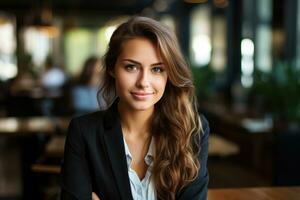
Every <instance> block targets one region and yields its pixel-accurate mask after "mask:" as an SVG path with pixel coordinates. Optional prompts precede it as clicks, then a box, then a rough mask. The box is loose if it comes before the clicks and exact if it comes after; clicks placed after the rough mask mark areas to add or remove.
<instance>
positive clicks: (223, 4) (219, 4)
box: [214, 0, 229, 8]
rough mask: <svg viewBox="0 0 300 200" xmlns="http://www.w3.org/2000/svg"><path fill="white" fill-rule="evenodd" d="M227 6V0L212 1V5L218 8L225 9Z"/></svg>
mask: <svg viewBox="0 0 300 200" xmlns="http://www.w3.org/2000/svg"><path fill="white" fill-rule="evenodd" d="M228 4H229V1H228V0H214V5H215V6H216V7H218V8H225V7H227V6H228Z"/></svg>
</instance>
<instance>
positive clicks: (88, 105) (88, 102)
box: [71, 56, 104, 115]
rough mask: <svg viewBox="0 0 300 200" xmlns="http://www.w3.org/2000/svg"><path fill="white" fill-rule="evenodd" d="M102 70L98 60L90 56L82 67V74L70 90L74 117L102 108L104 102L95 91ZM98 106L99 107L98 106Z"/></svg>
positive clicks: (100, 78) (101, 77)
mask: <svg viewBox="0 0 300 200" xmlns="http://www.w3.org/2000/svg"><path fill="white" fill-rule="evenodd" d="M103 72H104V71H103V68H102V65H101V61H100V59H99V58H97V57H95V56H92V57H90V58H88V59H87V60H86V61H85V62H84V65H83V69H82V72H81V74H80V76H79V78H78V80H77V83H75V86H74V87H73V89H72V95H71V96H72V103H73V108H74V111H75V114H76V115H81V114H85V113H89V112H93V111H96V110H98V109H99V106H100V108H101V107H103V106H104V100H103V99H102V98H101V97H99V99H98V100H99V102H97V91H98V89H99V86H100V84H101V82H102V80H103V75H104V73H103ZM98 103H99V104H100V105H99V104H98Z"/></svg>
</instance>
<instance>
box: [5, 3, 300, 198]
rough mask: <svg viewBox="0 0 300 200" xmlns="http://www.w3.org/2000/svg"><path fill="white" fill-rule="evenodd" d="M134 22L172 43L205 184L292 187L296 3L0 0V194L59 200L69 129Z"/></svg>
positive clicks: (297, 139)
mask: <svg viewBox="0 0 300 200" xmlns="http://www.w3.org/2000/svg"><path fill="white" fill-rule="evenodd" d="M132 15H143V16H148V17H151V18H154V19H157V20H159V21H161V22H162V23H163V24H165V25H166V26H168V27H169V28H170V29H173V30H174V31H175V32H176V34H177V36H178V39H179V42H180V46H181V49H182V52H183V53H184V56H185V57H186V59H187V60H188V62H189V63H190V66H191V69H192V71H193V74H194V79H195V80H194V81H195V85H196V90H197V94H198V99H199V104H200V111H201V112H202V113H203V114H205V115H206V117H207V118H208V120H209V122H210V126H211V137H210V149H209V161H208V167H209V172H210V184H209V188H232V187H257V186H285V185H300V173H299V172H298V170H299V169H300V156H299V153H300V38H299V37H298V36H299V35H300V0H285V1H281V0H109V1H104V0H64V1H62V0H61V1H59V0H29V1H28V0H1V1H0V177H1V178H0V199H58V195H59V171H60V163H61V158H62V155H63V148H64V140H65V135H66V130H67V126H68V123H69V121H70V119H71V118H72V117H74V116H77V115H81V114H84V113H87V112H92V111H95V110H97V109H99V107H98V104H97V99H96V94H97V88H98V86H99V84H101V80H102V77H103V75H102V74H103V73H102V72H103V71H102V68H101V66H102V65H101V57H102V56H103V55H104V53H105V51H106V48H107V44H108V41H109V38H110V36H111V34H112V32H113V31H114V29H115V28H116V26H117V25H119V24H120V23H122V22H124V21H126V20H127V19H128V18H129V17H130V16H132ZM99 102H100V107H102V106H105V105H104V103H103V101H102V100H101V99H99Z"/></svg>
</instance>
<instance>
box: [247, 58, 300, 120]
mask: <svg viewBox="0 0 300 200" xmlns="http://www.w3.org/2000/svg"><path fill="white" fill-rule="evenodd" d="M252 91H253V92H254V93H256V94H260V95H263V96H264V98H265V100H266V104H267V105H269V106H270V109H271V111H272V112H273V114H274V115H275V117H277V118H283V119H285V120H288V121H296V122H300V69H299V68H297V67H296V65H295V64H293V63H290V62H278V63H277V64H276V65H275V66H274V67H273V69H272V71H271V72H269V73H266V72H260V71H256V72H255V74H254V86H253V88H252Z"/></svg>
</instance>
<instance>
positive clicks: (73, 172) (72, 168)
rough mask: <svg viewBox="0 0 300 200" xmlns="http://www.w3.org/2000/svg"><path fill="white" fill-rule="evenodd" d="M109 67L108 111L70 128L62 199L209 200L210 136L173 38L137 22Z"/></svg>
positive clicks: (127, 27)
mask: <svg viewBox="0 0 300 200" xmlns="http://www.w3.org/2000/svg"><path fill="white" fill-rule="evenodd" d="M104 66H105V73H106V77H105V80H104V84H103V87H102V88H101V90H100V93H101V95H103V96H104V99H105V100H106V103H107V105H108V107H109V108H108V109H107V110H105V111H102V112H96V113H93V114H90V115H86V116H83V117H79V118H76V119H73V120H72V121H71V123H70V127H69V133H68V137H67V140H66V147H65V157H64V163H63V166H62V177H63V185H62V199H89V200H90V199H91V198H92V194H93V199H98V198H100V199H101V200H107V199H114V200H115V199H125V200H127V199H134V200H135V199H149V200H150V199H151V200H152V199H163V200H169V199H172V200H173V199H182V200H183V199H188V200H193V199H195V200H196V199H197V200H204V199H206V194H207V184H208V172H207V168H206V162H207V153H208V134H209V128H208V123H207V121H206V120H205V119H204V118H203V117H201V118H200V117H199V115H198V112H197V101H196V96H195V90H194V86H193V82H192V75H191V72H190V70H189V68H188V66H187V64H186V62H185V61H184V59H183V56H182V54H181V53H180V51H179V47H178V44H177V39H176V37H175V35H174V33H172V32H170V31H169V30H168V29H167V28H165V27H164V26H162V25H161V24H159V23H158V22H156V21H154V20H152V19H149V18H145V17H134V18H132V19H130V20H129V21H128V22H126V23H123V24H122V25H120V26H119V27H118V28H117V29H116V31H115V32H114V33H113V35H112V37H111V40H110V43H109V48H108V51H107V54H106V56H105V60H104Z"/></svg>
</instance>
